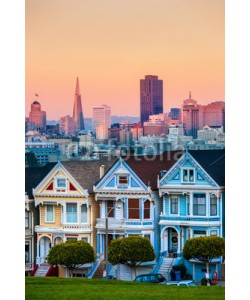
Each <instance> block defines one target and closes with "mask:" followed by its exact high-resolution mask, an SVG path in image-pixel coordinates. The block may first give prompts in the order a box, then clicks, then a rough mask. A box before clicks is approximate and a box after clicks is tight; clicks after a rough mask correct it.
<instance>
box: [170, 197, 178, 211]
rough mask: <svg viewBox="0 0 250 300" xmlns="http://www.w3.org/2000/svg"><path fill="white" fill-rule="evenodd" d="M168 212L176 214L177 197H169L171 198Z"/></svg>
mask: <svg viewBox="0 0 250 300" xmlns="http://www.w3.org/2000/svg"><path fill="white" fill-rule="evenodd" d="M170 213H171V214H173V215H177V214H178V198H177V197H171V199H170Z"/></svg>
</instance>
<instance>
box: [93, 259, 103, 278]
mask: <svg viewBox="0 0 250 300" xmlns="http://www.w3.org/2000/svg"><path fill="white" fill-rule="evenodd" d="M104 265H105V261H104V260H103V261H101V262H100V264H99V265H98V267H97V269H96V270H95V272H94V274H93V276H92V278H102V276H103V271H104Z"/></svg>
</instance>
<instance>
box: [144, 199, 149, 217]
mask: <svg viewBox="0 0 250 300" xmlns="http://www.w3.org/2000/svg"><path fill="white" fill-rule="evenodd" d="M143 215H144V216H143V217H144V219H150V201H149V200H146V201H145V202H144V210H143Z"/></svg>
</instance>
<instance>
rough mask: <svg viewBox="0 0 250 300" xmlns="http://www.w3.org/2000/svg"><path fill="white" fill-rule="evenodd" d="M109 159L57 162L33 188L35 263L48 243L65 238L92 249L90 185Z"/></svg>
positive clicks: (93, 214) (42, 258)
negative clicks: (36, 218) (37, 223)
mask: <svg viewBox="0 0 250 300" xmlns="http://www.w3.org/2000/svg"><path fill="white" fill-rule="evenodd" d="M113 162H114V159H112V160H107V161H105V162H103V161H68V162H63V163H61V162H58V163H57V164H56V165H55V167H54V168H53V169H52V170H51V171H50V172H49V173H48V174H47V176H46V177H45V178H44V179H43V180H42V181H41V182H40V183H39V184H38V186H37V187H36V188H35V189H34V190H33V195H34V199H35V206H36V207H39V216H40V218H39V219H40V223H39V225H37V226H35V233H36V236H37V251H36V252H37V258H36V263H37V264H38V265H40V264H42V263H45V262H46V257H47V255H48V253H49V250H50V248H51V247H52V246H54V245H56V244H58V243H62V242H65V241H67V240H84V241H86V242H88V243H90V245H92V246H93V247H94V250H95V251H96V228H95V226H96V218H97V216H99V205H98V203H97V202H96V201H95V198H94V193H93V185H94V183H95V182H96V181H98V179H99V178H100V166H101V165H103V164H105V165H106V166H107V167H109V166H111V165H112V164H113ZM86 272H87V270H85V273H86ZM59 276H60V271H59Z"/></svg>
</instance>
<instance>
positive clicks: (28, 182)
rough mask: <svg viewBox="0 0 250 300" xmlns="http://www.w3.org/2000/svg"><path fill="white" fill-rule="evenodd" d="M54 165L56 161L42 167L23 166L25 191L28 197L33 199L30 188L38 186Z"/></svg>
mask: <svg viewBox="0 0 250 300" xmlns="http://www.w3.org/2000/svg"><path fill="white" fill-rule="evenodd" d="M55 165H56V163H48V164H46V165H45V166H43V167H35V168H30V167H28V168H25V192H26V193H27V195H28V196H29V198H30V199H34V196H33V193H32V189H33V188H35V187H37V186H38V184H39V183H40V182H41V181H42V180H43V179H44V177H45V176H46V175H47V174H48V173H49V172H50V171H51V170H52V169H53V168H54V166H55Z"/></svg>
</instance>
